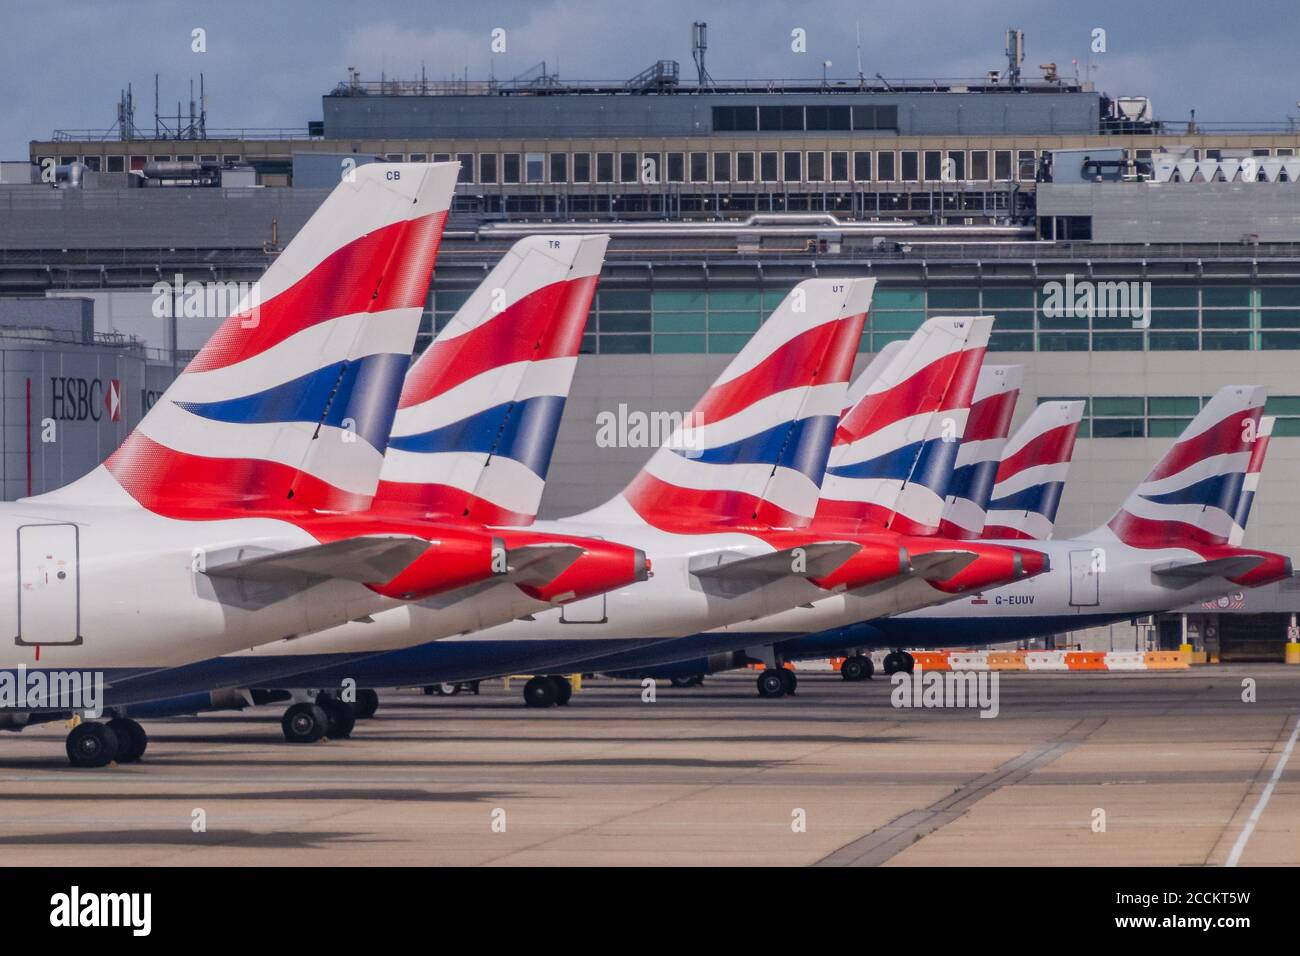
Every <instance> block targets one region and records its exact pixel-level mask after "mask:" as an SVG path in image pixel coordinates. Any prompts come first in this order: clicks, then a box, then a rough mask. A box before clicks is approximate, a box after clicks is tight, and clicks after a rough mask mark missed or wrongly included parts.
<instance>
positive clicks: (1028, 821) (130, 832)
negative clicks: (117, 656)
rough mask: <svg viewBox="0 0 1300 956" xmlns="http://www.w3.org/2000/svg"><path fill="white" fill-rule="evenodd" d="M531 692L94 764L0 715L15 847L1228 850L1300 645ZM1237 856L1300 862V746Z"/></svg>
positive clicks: (580, 852) (1216, 855) (836, 854)
mask: <svg viewBox="0 0 1300 956" xmlns="http://www.w3.org/2000/svg"><path fill="white" fill-rule="evenodd" d="M1245 678H1253V679H1255V680H1256V681H1257V697H1258V702H1257V703H1243V702H1242V699H1241V696H1242V681H1243V679H1245ZM518 689H519V685H518V684H516V685H515V688H514V689H513V690H512V692H511V693H509V694H506V693H504V692H503V691H502V689H501V686H500V682H495V683H493V684H484V685H483V694H482V695H481V696H479V697H471V696H458V697H454V698H440V697H425V696H422V695H420V694H418V693H389V694H385V695H384V702H383V706H382V707H381V710H380V713H379V715H378V716H376V718H375V719H373V720H371V721H366V722H363V723H361V724H359V725H358V728H357V731H356V733H355V735H354V736H353V738H352V739H350V740H343V741H323V742H321V743H318V744H313V745H306V746H301V745H299V746H294V745H289V744H286V743H284V742H283V740H282V737H281V735H280V727H279V716H280V710H279V709H273V708H261V709H258V710H254V711H247V712H244V713H233V714H218V715H208V716H204V717H200V718H190V719H177V720H169V721H153V722H150V723H148V724H147V725H146V726H147V729H148V731H149V733H150V737H151V742H150V745H149V752H148V754H147V755H146V758H145V760H144V762H142V763H140V764H136V765H132V766H122V767H115V768H106V769H104V770H98V771H78V770H73V769H72V768H70V767H68V766H67V764H66V758H65V757H64V754H63V734H64V728H63V725H62V724H53V725H45V726H40V727H36V728H33V729H30V730H28V731H26V732H24V733H22V734H17V735H9V734H4V735H0V864H3V865H4V866H10V867H12V866H28V865H33V864H36V865H39V864H70V865H84V864H182V865H222V864H239V865H249V864H259V863H261V864H272V863H274V864H313V865H326V864H328V865H336V864H344V865H365V864H451V863H455V864H487V863H496V864H515V865H527V864H537V863H550V864H629V865H630V864H635V865H653V864H671V863H677V864H800V865H807V864H816V863H822V864H826V865H834V864H868V865H869V864H889V865H910V864H1050V865H1062V864H1069V865H1087V864H1190V865H1201V864H1221V863H1223V862H1225V861H1226V860H1227V859H1228V858H1229V856H1230V854H1231V853H1232V851H1233V847H1234V845H1236V844H1237V843H1238V842H1239V840H1240V837H1241V834H1242V831H1243V828H1244V827H1246V826H1247V824H1248V820H1249V819H1250V817H1251V815H1252V812H1254V811H1255V810H1256V809H1257V807H1258V806H1259V804H1260V797H1261V793H1262V792H1263V791H1264V790H1265V788H1266V786H1267V785H1268V783H1269V781H1270V779H1271V778H1272V776H1273V774H1274V770H1275V768H1276V766H1277V764H1278V762H1279V761H1280V760H1282V759H1283V752H1284V748H1285V747H1286V744H1287V742H1288V739H1289V738H1290V737H1291V735H1292V731H1293V729H1294V727H1295V722H1296V717H1297V713H1298V712H1300V667H1291V668H1286V667H1284V666H1282V665H1257V666H1248V665H1235V666H1219V667H1209V668H1199V669H1195V670H1192V671H1188V672H1171V673H1163V674H1099V675H1085V674H1072V675H1041V676H1040V675H1028V674H1013V675H1003V677H1002V679H1001V682H1000V715H999V716H998V717H997V718H996V719H980V718H979V717H977V716H976V712H975V711H969V710H966V711H957V710H951V709H949V710H901V709H895V708H893V707H892V706H891V705H890V686H889V685H888V683H886V682H885V681H884V680H880V679H877V680H876V681H873V682H871V683H869V684H846V683H844V682H843V681H841V680H840V679H839V678H838V677H837V676H834V675H829V674H810V673H809V674H804V675H803V678H802V681H801V683H800V687H799V693H798V695H797V696H796V697H794V698H787V699H782V700H760V699H758V698H757V697H756V696H755V694H754V689H753V680H752V675H730V676H719V677H713V678H710V679H709V681H708V682H707V683H706V684H705V685H704V686H703V687H699V688H693V689H685V690H678V689H673V688H669V687H666V686H661V687H660V688H659V690H658V700H657V701H656V702H655V703H643V702H642V701H641V698H640V687H639V686H638V685H637V684H635V683H632V682H612V681H598V682H595V683H594V684H589V685H588V686H587V688H586V689H584V690H583V691H582V692H581V693H579V694H576V695H575V697H574V700H573V703H572V704H571V705H570V706H569V707H567V708H555V709H551V710H547V711H533V710H525V708H524V707H523V705H522V703H521V701H520V700H519V697H518ZM1297 749H1300V748H1297ZM195 810H202V811H203V812H204V813H205V815H206V825H207V830H206V832H203V833H196V832H194V831H193V828H192V825H191V821H192V819H193V815H194V811H195ZM1098 810H1100V811H1104V813H1105V832H1101V833H1099V832H1094V831H1093V827H1092V824H1093V820H1094V814H1095V812H1096V811H1098ZM798 811H802V815H803V818H804V819H806V830H805V831H804V832H795V828H794V827H793V826H792V823H793V822H795V821H796V819H797V817H798V816H799V813H798ZM502 821H504V829H505V832H496V831H494V822H496V824H497V825H498V828H499V826H500V823H501V822H502ZM1241 862H1242V863H1243V864H1296V863H1300V754H1293V755H1292V756H1291V758H1290V759H1289V761H1288V762H1287V763H1286V765H1285V768H1284V771H1283V772H1282V773H1281V775H1280V777H1279V778H1278V779H1277V782H1276V785H1275V787H1274V788H1273V789H1272V791H1271V793H1270V795H1269V798H1268V801H1267V803H1266V804H1265V805H1264V806H1263V808H1262V810H1261V811H1260V814H1259V816H1258V819H1257V822H1256V825H1255V827H1254V829H1253V832H1252V833H1251V835H1250V837H1249V840H1248V841H1247V842H1246V843H1245V845H1244V850H1243V851H1242V852H1241Z"/></svg>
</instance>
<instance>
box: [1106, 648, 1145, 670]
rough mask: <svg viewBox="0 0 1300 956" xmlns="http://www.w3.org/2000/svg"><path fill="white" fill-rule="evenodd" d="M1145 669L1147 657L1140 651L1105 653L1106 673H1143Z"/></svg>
mask: <svg viewBox="0 0 1300 956" xmlns="http://www.w3.org/2000/svg"><path fill="white" fill-rule="evenodd" d="M1146 669H1147V656H1146V655H1145V654H1143V653H1142V652H1141V651H1107V652H1106V670H1108V671H1144V670H1146Z"/></svg>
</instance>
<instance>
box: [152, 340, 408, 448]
mask: <svg viewBox="0 0 1300 956" xmlns="http://www.w3.org/2000/svg"><path fill="white" fill-rule="evenodd" d="M410 363H411V357H410V356H409V355H402V354H399V353H382V354H379V355H367V356H365V357H364V358H361V359H357V360H355V361H352V362H335V363H334V364H332V365H326V366H324V367H323V368H318V369H316V370H315V371H314V372H308V373H307V374H306V375H302V376H300V377H298V378H295V379H293V380H292V381H288V382H284V383H282V384H280V385H275V386H272V387H271V388H268V389H265V390H264V391H261V392H255V393H254V394H252V395H244V396H241V397H240V398H228V399H222V400H220V401H215V402H177V403H176V404H177V405H178V406H180V407H181V408H183V409H185V410H186V411H187V412H190V413H192V414H194V415H199V416H201V417H203V418H207V419H210V420H212V421H218V422H230V423H232V424H249V425H262V424H269V423H273V422H308V423H311V424H316V423H320V424H324V425H330V426H333V427H335V428H343V427H345V425H344V423H345V422H348V420H349V419H350V420H351V422H350V424H349V425H348V426H347V427H349V428H350V429H351V430H352V431H353V432H355V433H356V434H357V436H358V437H360V438H361V439H362V440H364V441H366V442H367V443H369V444H370V445H371V446H373V447H374V448H377V449H378V450H379V451H383V450H384V448H385V447H386V445H387V439H388V432H389V429H391V428H392V424H393V416H394V415H395V414H396V411H397V399H398V396H399V395H400V394H401V391H402V382H403V379H404V378H405V376H406V370H407V368H408V367H409V366H410Z"/></svg>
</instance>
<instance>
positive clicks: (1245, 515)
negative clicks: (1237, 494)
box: [1232, 491, 1255, 528]
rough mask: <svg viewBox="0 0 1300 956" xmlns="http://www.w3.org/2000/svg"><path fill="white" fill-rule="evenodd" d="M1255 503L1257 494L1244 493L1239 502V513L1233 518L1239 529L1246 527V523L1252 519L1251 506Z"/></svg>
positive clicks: (1251, 492)
mask: <svg viewBox="0 0 1300 956" xmlns="http://www.w3.org/2000/svg"><path fill="white" fill-rule="evenodd" d="M1254 503H1255V492H1253V491H1242V493H1241V498H1240V500H1238V502H1237V511H1236V513H1235V514H1234V515H1233V516H1232V520H1233V522H1234V523H1235V524H1236V525H1237V527H1238V528H1244V527H1246V522H1247V521H1248V520H1249V519H1250V506H1251V505H1253V504H1254Z"/></svg>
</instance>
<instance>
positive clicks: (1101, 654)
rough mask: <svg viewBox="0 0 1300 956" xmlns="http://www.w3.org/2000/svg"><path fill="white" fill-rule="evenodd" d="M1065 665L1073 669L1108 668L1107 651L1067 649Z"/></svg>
mask: <svg viewBox="0 0 1300 956" xmlns="http://www.w3.org/2000/svg"><path fill="white" fill-rule="evenodd" d="M1065 666H1066V669H1067V670H1072V671H1104V670H1105V669H1106V653H1105V651H1067V652H1066V654H1065Z"/></svg>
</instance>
